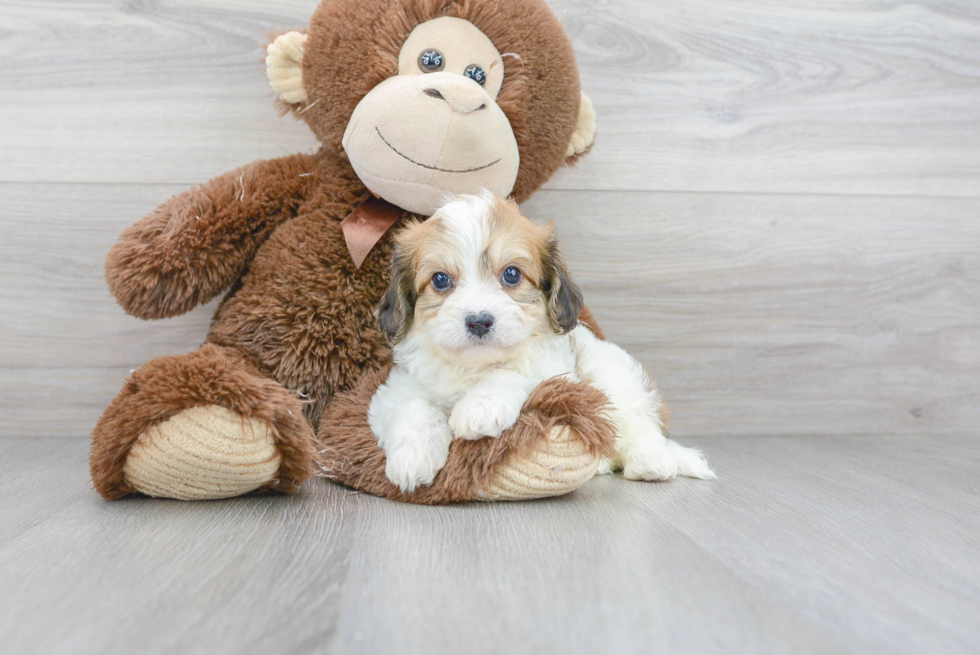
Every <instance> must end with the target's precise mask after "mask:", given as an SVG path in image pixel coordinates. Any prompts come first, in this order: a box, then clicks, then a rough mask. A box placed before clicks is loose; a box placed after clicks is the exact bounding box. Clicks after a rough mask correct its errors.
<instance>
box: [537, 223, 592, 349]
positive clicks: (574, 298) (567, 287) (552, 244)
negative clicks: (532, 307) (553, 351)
mask: <svg viewBox="0 0 980 655" xmlns="http://www.w3.org/2000/svg"><path fill="white" fill-rule="evenodd" d="M541 290H542V291H544V295H545V297H546V298H547V304H548V317H549V318H550V319H551V326H552V327H553V328H554V330H555V332H557V333H558V334H567V333H568V332H571V331H572V330H573V329H574V328H575V326H576V325H578V315H579V314H580V313H581V312H582V304H583V301H582V292H581V291H580V290H579V288H578V285H577V284H575V282H573V281H572V276H571V275H570V274H569V273H568V266H566V265H565V258H564V257H563V256H562V254H561V248H560V247H559V246H558V241H557V240H555V239H554V238H553V237H552V238H551V239H550V240H549V243H548V250H547V252H546V254H545V256H544V275H543V276H542V280H541Z"/></svg>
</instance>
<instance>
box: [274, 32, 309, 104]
mask: <svg viewBox="0 0 980 655" xmlns="http://www.w3.org/2000/svg"><path fill="white" fill-rule="evenodd" d="M305 48H306V35H305V34H303V33H302V32H287V33H285V34H283V35H282V36H279V37H277V38H276V40H275V41H273V42H272V43H270V44H269V47H268V48H267V49H266V57H265V74H266V75H267V76H268V77H269V84H271V85H272V88H273V89H274V90H275V92H276V93H278V94H279V97H280V98H282V100H283V102H287V103H289V104H291V105H295V104H299V103H301V102H306V87H304V86H303V50H304V49H305Z"/></svg>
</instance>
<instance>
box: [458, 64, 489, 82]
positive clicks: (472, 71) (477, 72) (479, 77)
mask: <svg viewBox="0 0 980 655" xmlns="http://www.w3.org/2000/svg"><path fill="white" fill-rule="evenodd" d="M463 75H465V76H466V77H468V78H470V79H471V80H473V81H474V82H476V83H477V84H479V85H480V86H483V85H484V84H486V82H487V74H486V73H485V72H484V71H483V69H482V68H480V67H479V66H477V65H476V64H470V65H469V66H467V67H466V70H464V71H463Z"/></svg>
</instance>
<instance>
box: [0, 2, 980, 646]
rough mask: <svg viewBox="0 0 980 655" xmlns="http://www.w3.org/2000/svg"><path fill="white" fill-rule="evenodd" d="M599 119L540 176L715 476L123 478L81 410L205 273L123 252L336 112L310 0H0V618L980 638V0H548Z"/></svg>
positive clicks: (701, 639)
mask: <svg viewBox="0 0 980 655" xmlns="http://www.w3.org/2000/svg"><path fill="white" fill-rule="evenodd" d="M551 4H552V6H553V7H554V8H555V10H556V12H557V13H558V15H559V16H560V17H561V19H562V21H563V23H564V24H565V26H566V29H567V30H568V32H569V34H570V35H571V37H572V40H573V43H574V45H575V49H576V52H577V54H578V58H579V63H580V67H581V70H582V80H583V88H584V89H585V91H586V92H587V93H588V94H589V95H590V97H591V98H592V100H593V102H594V104H595V106H596V110H597V113H598V130H599V134H598V140H597V142H596V146H595V148H594V149H593V151H592V152H591V153H590V155H589V156H588V157H587V158H585V159H584V160H583V161H582V162H581V163H580V164H579V165H578V166H577V167H575V168H573V169H568V170H564V171H562V172H560V173H559V174H558V175H557V176H556V177H555V178H554V179H553V180H551V181H550V182H549V184H548V185H547V186H546V188H545V189H544V190H543V191H541V192H539V193H538V194H537V195H536V196H535V197H534V198H533V199H532V200H531V201H530V202H528V203H527V204H526V206H525V209H526V212H527V213H528V214H529V215H531V216H532V217H535V218H539V219H541V220H552V219H553V220H555V221H556V224H557V226H558V229H559V233H560V235H561V236H562V237H563V240H564V243H565V248H566V250H567V252H568V258H569V260H570V263H571V266H572V270H573V272H574V274H575V276H576V278H577V279H578V281H579V283H580V284H581V286H582V287H583V289H584V291H585V293H586V297H587V300H588V302H589V304H590V306H591V307H592V308H593V310H594V311H595V313H596V314H597V316H598V317H599V320H600V321H601V322H602V325H603V327H604V328H605V329H606V331H607V332H608V333H609V334H610V335H611V336H612V337H613V338H614V339H615V340H616V341H618V342H619V343H621V344H622V345H624V346H625V347H627V348H628V349H629V350H630V351H632V352H633V353H635V354H636V355H637V356H638V357H640V358H641V359H642V360H643V362H644V363H645V364H646V365H647V366H648V368H649V369H650V370H651V372H652V373H653V374H654V376H655V377H656V378H657V379H658V382H659V385H660V387H661V390H662V391H663V393H664V395H665V396H666V398H667V399H668V400H669V401H670V402H671V404H672V405H673V406H674V407H675V415H674V423H673V427H674V433H675V435H676V436H677V437H678V438H679V439H680V440H682V441H684V442H685V443H689V444H693V445H697V446H700V447H702V448H704V449H705V450H706V452H707V453H708V456H709V459H710V461H711V462H712V464H713V465H714V466H715V467H716V469H717V470H718V472H719V474H720V476H721V479H720V481H719V482H717V483H700V482H692V481H686V480H681V481H678V482H674V483H670V484H666V485H639V484H627V483H625V482H624V481H623V480H622V479H621V478H616V477H608V478H601V479H597V480H594V481H593V482H591V483H590V484H589V485H588V486H587V487H585V488H584V489H582V490H581V491H579V492H577V493H576V494H574V495H572V496H569V497H566V498H561V499H552V500H548V501H543V502H535V503H525V504H518V505H474V506H467V507H452V508H419V507H411V506H402V505H397V504H393V503H388V502H385V501H381V500H378V499H375V498H371V497H365V496H360V495H355V494H351V493H350V492H348V491H346V490H344V489H341V488H338V487H334V486H330V485H328V484H325V483H323V482H322V481H319V482H315V483H311V484H309V485H307V486H306V487H305V488H304V490H303V492H302V493H301V494H300V495H298V496H296V497H293V498H245V499H237V500H230V501H224V502H215V503H204V504H184V503H177V502H164V501H150V500H146V499H143V500H127V501H123V502H118V503H104V502H102V501H101V500H100V499H99V498H98V496H97V495H96V494H95V493H94V492H93V491H92V490H91V486H90V483H89V481H88V477H87V467H86V462H85V456H86V448H87V438H86V437H87V435H88V433H89V431H90V430H91V428H92V426H93V424H94V422H95V420H96V418H97V417H98V415H99V413H100V412H101V411H102V409H103V408H104V407H105V405H106V403H107V402H108V401H109V399H110V398H111V397H112V396H113V395H114V394H115V393H116V391H117V390H118V389H119V387H120V385H121V384H122V382H123V380H124V379H125V377H126V375H127V374H128V372H129V371H130V369H132V368H134V367H136V366H138V365H140V364H141V363H143V362H144V361H146V360H147V359H150V358H152V357H155V356H158V355H163V354H169V353H179V352H185V351H187V350H190V349H192V348H194V347H196V346H197V345H198V344H199V343H200V341H201V339H202V338H203V335H204V334H205V332H206V330H207V325H208V322H209V319H210V316H211V313H212V312H213V311H214V305H213V304H212V305H210V306H207V307H203V308H199V309H198V310H196V311H194V312H191V313H190V314H188V315H187V316H183V317H179V318H176V319H173V320H168V321H160V322H149V323H147V322H140V321H137V320H135V319H132V318H130V317H128V316H126V315H125V314H124V313H123V312H122V311H121V310H120V309H119V308H118V307H117V306H116V304H115V303H114V301H113V300H112V298H111V297H110V296H109V294H108V292H107V291H106V288H105V283H104V281H103V279H102V261H103V258H104V256H105V253H106V251H107V250H108V249H109V247H110V245H111V244H112V242H113V241H114V239H115V237H116V235H117V234H118V233H119V232H120V231H121V230H122V229H123V228H124V227H125V226H127V225H129V224H130V223H132V222H133V221H135V220H136V219H138V218H139V217H141V216H142V215H144V214H146V213H147V212H148V211H150V210H151V209H152V208H153V207H154V206H156V205H157V204H158V203H160V202H162V201H164V200H166V199H167V198H168V197H169V196H171V195H173V194H175V193H178V192H180V191H182V190H184V189H186V188H187V187H188V186H190V185H193V184H197V183H201V182H203V181H205V180H207V179H209V178H210V177H213V176H215V175H218V174H220V173H222V172H224V171H226V170H228V169H231V168H233V167H236V166H239V165H241V164H243V163H247V162H249V161H251V160H254V159H258V158H266V157H276V156H280V155H285V154H289V153H293V152H302V151H309V150H311V149H312V148H314V147H315V146H316V144H315V142H314V140H313V138H312V136H311V135H310V133H309V131H308V130H307V129H306V128H305V127H304V126H303V125H301V124H300V123H298V122H295V121H292V120H289V119H282V118H280V117H278V115H277V112H276V109H275V107H274V105H273V102H272V98H271V92H270V90H269V88H268V86H267V84H266V82H265V79H264V76H263V72H262V59H263V54H262V45H263V43H264V41H265V39H266V34H267V32H268V31H269V30H282V29H289V28H293V27H299V26H302V25H304V24H305V22H306V21H307V19H308V17H309V15H310V13H311V11H312V9H313V7H314V6H315V5H316V0H159V1H153V2H149V1H140V2H137V1H129V0H86V1H85V2H72V1H68V0H31V1H30V2H26V1H15V0H0V25H3V28H2V29H0V57H2V59H3V62H4V65H3V66H2V67H0V152H2V154H3V156H2V157H0V652H4V653H6V652H45V653H58V652H66V653H69V652H70V653H79V652H86V653H88V652H91V653H112V652H120V653H122V652H126V653H129V652H144V651H152V652H174V653H186V652H193V651H200V652H242V651H255V652H268V651H272V650H274V651H281V652H308V651H312V650H330V651H333V652H406V653H410V652H488V653H499V652H531V651H534V652H617V651H621V652H637V653H651V652H724V653H790V652H794V653H796V652H799V653H807V652H832V653H844V652H862V653H865V652H873V653H917V654H919V653H976V652H980V627H978V626H980V525H978V518H977V517H978V516H980V498H978V496H980V483H978V482H977V481H978V480H980V434H978V430H977V425H978V424H980V393H978V389H980V220H978V219H980V3H977V2H962V1H959V0H922V1H920V2H915V3H905V2H884V1H882V0H848V1H847V2H827V1H826V0H798V1H796V0H794V2H786V1H785V0H744V1H742V0H740V1H739V2H725V1H724V0H685V1H684V2H675V1H674V0H612V1H609V2H580V1H575V0H554V1H553V2H552V3H551Z"/></svg>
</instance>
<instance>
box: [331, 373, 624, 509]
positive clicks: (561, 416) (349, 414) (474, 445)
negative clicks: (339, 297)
mask: <svg viewBox="0 0 980 655" xmlns="http://www.w3.org/2000/svg"><path fill="white" fill-rule="evenodd" d="M386 375H387V372H386V371H379V372H375V373H369V374H367V375H365V376H364V377H363V378H361V380H359V381H358V384H357V385H356V386H355V388H354V389H352V390H351V391H349V392H346V393H343V394H340V395H339V396H337V397H336V398H334V399H333V400H332V401H331V402H330V404H329V405H327V408H326V410H325V411H324V414H323V418H322V420H321V421H320V428H319V433H318V437H317V438H318V440H319V442H320V443H319V445H318V447H317V452H318V454H317V466H318V469H319V470H318V474H320V475H323V476H324V477H327V478H329V479H331V480H334V481H337V482H340V483H342V484H345V485H347V486H349V487H353V488H355V489H358V490H360V491H364V492H367V493H370V494H374V495H376V496H384V497H387V498H392V499H394V500H400V501H404V502H410V503H421V504H441V503H453V502H464V501H470V500H525V499H531V498H543V497H546V496H560V495H562V494H565V493H568V492H570V491H573V490H575V489H577V488H578V487H580V486H582V485H583V484H585V483H586V482H587V481H588V480H590V479H591V478H592V476H594V475H595V473H596V470H597V469H598V467H599V464H600V462H601V461H602V459H603V458H604V457H609V456H611V455H612V454H613V453H614V452H615V433H614V431H613V427H612V425H611V424H610V423H609V421H608V420H607V419H606V418H605V416H604V410H605V409H606V408H607V406H608V401H607V399H606V397H605V395H604V394H603V393H602V392H600V391H599V390H597V389H595V388H594V387H591V386H589V385H587V384H584V383H581V382H570V381H568V380H565V379H561V378H553V379H551V380H547V381H545V382H544V383H542V384H541V385H539V386H538V388H537V389H535V390H534V392H533V393H532V394H531V396H530V398H528V400H527V402H526V403H525V404H524V407H523V409H522V410H521V415H520V417H518V419H517V423H516V424H515V425H514V426H513V427H512V428H510V429H508V430H505V431H504V432H503V433H502V434H501V435H500V436H499V437H497V438H486V439H479V440H476V441H468V440H463V439H456V440H454V441H453V442H452V445H451V446H450V449H449V459H448V460H447V462H446V465H445V466H444V467H443V468H442V469H441V470H440V471H439V474H438V475H436V478H435V480H434V481H433V483H432V485H431V486H426V487H421V488H419V489H417V490H416V491H415V492H413V493H410V494H409V493H403V492H401V491H400V490H399V489H398V488H397V487H396V486H395V485H393V484H392V483H391V482H390V481H389V480H388V479H387V477H386V476H385V454H384V451H383V450H381V448H380V447H378V442H377V439H376V438H375V436H374V434H372V432H371V428H370V426H369V425H368V422H367V410H368V405H369V404H370V402H371V396H372V395H373V394H374V391H375V390H376V389H377V388H378V386H379V385H380V384H381V383H382V382H383V381H384V379H385V377H386Z"/></svg>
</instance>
